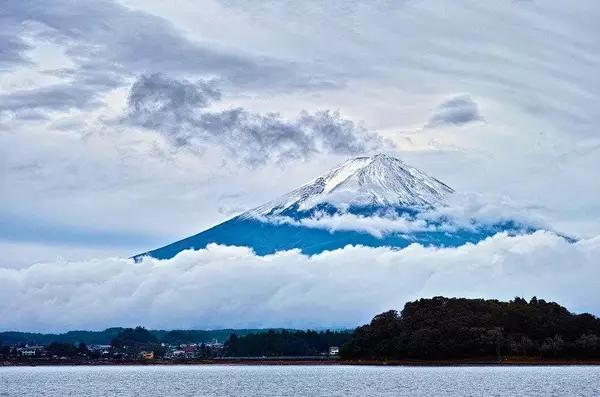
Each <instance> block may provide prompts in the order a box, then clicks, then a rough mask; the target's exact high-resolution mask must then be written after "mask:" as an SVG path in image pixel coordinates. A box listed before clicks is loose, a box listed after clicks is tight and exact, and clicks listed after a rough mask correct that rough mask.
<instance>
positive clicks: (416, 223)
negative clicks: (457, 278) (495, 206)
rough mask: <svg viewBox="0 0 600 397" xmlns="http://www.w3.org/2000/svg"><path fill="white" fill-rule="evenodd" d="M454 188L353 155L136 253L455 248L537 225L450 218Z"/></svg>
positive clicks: (390, 162)
mask: <svg viewBox="0 0 600 397" xmlns="http://www.w3.org/2000/svg"><path fill="white" fill-rule="evenodd" d="M455 194H456V193H455V192H454V190H453V189H452V188H451V187H449V186H448V185H446V184H444V183H443V182H441V181H439V180H437V179H435V178H433V177H431V176H429V175H427V174H425V173H424V172H422V171H420V170H418V169H416V168H414V167H411V166H409V165H407V164H405V163H404V162H402V161H401V160H399V159H397V158H395V157H392V156H389V155H385V154H377V155H374V156H370V157H357V158H354V159H351V160H348V161H346V162H344V163H343V164H341V165H339V166H337V167H335V168H334V169H332V170H331V171H329V172H328V173H327V174H325V175H323V176H320V177H318V178H316V179H314V180H312V181H311V182H309V183H307V184H305V185H303V186H301V187H299V188H298V189H295V190H293V191H291V192H290V193H288V194H286V195H284V196H282V197H280V198H278V199H276V200H274V201H271V202H268V203H266V204H263V205H261V206H259V207H257V208H254V209H251V210H249V211H247V212H244V213H242V214H240V215H238V216H236V217H234V218H232V219H229V220H227V221H225V222H223V223H221V224H218V225H216V226H214V227H212V228H210V229H207V230H205V231H203V232H200V233H198V234H196V235H193V236H191V237H188V238H185V239H183V240H179V241H176V242H174V243H171V244H169V245H166V246H164V247H161V248H158V249H155V250H152V251H148V252H145V253H142V254H139V255H136V256H134V259H135V260H141V259H142V258H143V257H144V256H151V257H153V258H157V259H168V258H172V257H174V256H175V255H177V254H178V253H179V252H181V251H183V250H188V249H201V248H205V247H206V246H207V245H208V244H211V243H217V244H222V245H235V246H246V247H250V248H252V249H253V250H254V252H255V253H256V254H258V255H268V254H272V253H275V252H277V251H282V250H289V249H299V250H301V251H302V252H303V253H305V254H308V255H312V254H318V253H321V252H323V251H327V250H334V249H338V248H343V247H345V246H346V245H364V246H371V247H379V246H387V247H395V248H404V247H407V246H408V245H410V244H412V243H420V244H423V245H431V246H438V247H442V246H445V247H456V246H460V245H463V244H465V243H469V242H470V243H475V242H478V241H480V240H482V239H485V238H486V237H489V236H492V235H494V234H496V233H498V232H507V233H511V234H519V233H530V232H533V231H535V230H536V228H535V227H532V226H528V225H525V224H523V223H521V222H517V221H514V220H510V219H509V218H508V220H507V218H503V219H499V220H494V221H490V220H489V219H487V221H485V222H484V221H482V220H478V219H476V218H468V219H467V220H465V219H460V220H457V219H454V218H453V216H452V211H450V210H449V209H450V208H451V204H450V202H451V200H450V199H451V198H452V197H453V196H454V195H455Z"/></svg>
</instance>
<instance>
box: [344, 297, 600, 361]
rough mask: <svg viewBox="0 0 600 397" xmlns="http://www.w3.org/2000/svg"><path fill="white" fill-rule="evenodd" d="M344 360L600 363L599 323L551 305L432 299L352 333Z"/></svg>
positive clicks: (411, 304) (381, 317)
mask: <svg viewBox="0 0 600 397" xmlns="http://www.w3.org/2000/svg"><path fill="white" fill-rule="evenodd" d="M341 355H342V357H343V358H346V359H459V358H491V357H493V358H503V357H516V356H525V357H541V358H600V319H598V318H597V317H595V316H593V315H591V314H572V313H570V312H569V311H568V310H567V309H565V308H564V307H562V306H560V305H559V304H557V303H554V302H546V301H544V300H542V299H537V298H535V297H534V298H532V299H531V300H530V301H529V302H527V301H526V300H524V299H522V298H515V299H514V300H512V301H510V302H500V301H497V300H483V299H459V298H444V297H435V298H432V299H420V300H418V301H415V302H409V303H407V304H406V305H405V306H404V310H402V312H401V314H398V312H397V311H395V310H391V311H388V312H385V313H382V314H379V315H377V316H375V318H373V320H372V321H371V323H370V324H367V325H364V326H362V327H359V328H357V329H356V330H355V331H354V332H353V333H352V336H351V338H350V340H349V341H348V343H346V344H345V345H344V346H343V347H342V349H341Z"/></svg>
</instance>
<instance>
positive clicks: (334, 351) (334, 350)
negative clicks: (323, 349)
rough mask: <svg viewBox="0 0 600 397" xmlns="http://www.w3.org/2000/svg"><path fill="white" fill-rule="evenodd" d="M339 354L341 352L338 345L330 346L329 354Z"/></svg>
mask: <svg viewBox="0 0 600 397" xmlns="http://www.w3.org/2000/svg"><path fill="white" fill-rule="evenodd" d="M338 354H340V348H339V347H338V346H330V347H329V355H330V356H337V355H338Z"/></svg>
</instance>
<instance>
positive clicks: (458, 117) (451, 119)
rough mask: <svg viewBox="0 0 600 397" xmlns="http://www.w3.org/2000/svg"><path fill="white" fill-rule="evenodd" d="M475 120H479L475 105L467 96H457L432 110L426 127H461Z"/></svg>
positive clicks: (477, 109)
mask: <svg viewBox="0 0 600 397" xmlns="http://www.w3.org/2000/svg"><path fill="white" fill-rule="evenodd" d="M477 120H481V115H480V114H479V108H478V106H477V103H476V102H475V101H474V100H473V98H471V97H470V96H468V95H457V96H454V97H452V98H450V99H448V100H446V101H444V102H442V103H441V104H439V105H438V106H437V107H436V108H435V109H434V111H433V112H432V114H431V117H430V119H429V122H428V126H429V127H438V126H443V125H462V124H466V123H470V122H472V121H477Z"/></svg>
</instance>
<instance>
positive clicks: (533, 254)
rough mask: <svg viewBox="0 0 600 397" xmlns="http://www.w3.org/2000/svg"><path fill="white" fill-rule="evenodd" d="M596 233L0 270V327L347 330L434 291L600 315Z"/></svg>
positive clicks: (218, 252) (234, 250)
mask: <svg viewBox="0 0 600 397" xmlns="http://www.w3.org/2000/svg"><path fill="white" fill-rule="evenodd" d="M598 258H600V237H596V238H593V239H588V240H581V241H579V242H577V243H569V242H567V241H566V240H565V239H563V238H561V237H559V236H556V235H555V234H552V233H549V232H537V233H534V234H531V235H524V236H517V237H509V236H507V235H504V234H498V235H496V236H494V237H492V238H489V239H487V240H485V241H482V242H480V243H478V244H476V245H472V244H467V245H464V246H462V247H458V248H431V247H423V246H420V245H416V244H415V245H412V246H410V247H408V248H405V249H402V250H392V249H389V248H366V247H350V246H349V247H346V248H344V249H340V250H336V251H332V252H325V253H322V254H320V255H315V256H311V257H309V256H305V255H302V254H300V253H299V252H297V251H288V252H280V253H277V254H275V255H270V256H264V257H260V256H256V255H255V254H254V253H253V252H252V251H250V250H249V249H247V248H240V247H225V246H217V245H211V246H209V247H208V248H207V249H204V250H199V251H184V252H182V253H180V254H179V255H177V256H176V257H175V258H173V259H171V260H165V261H158V260H153V259H148V260H145V261H144V262H142V263H134V262H133V261H131V260H128V259H119V258H109V259H95V260H89V261H84V262H81V261H80V262H68V261H59V262H52V263H39V264H34V265H31V266H29V267H25V268H21V269H12V268H0V328H1V329H4V330H8V329H13V330H31V331H63V330H68V329H102V328H104V327H108V326H134V325H140V324H141V325H145V326H147V327H152V328H168V329H172V328H200V329H202V328H221V327H236V328H237V327H297V328H307V327H353V326H356V325H359V324H361V323H364V322H367V321H368V320H370V318H371V317H372V316H373V315H374V314H377V313H379V312H381V311H384V310H387V309H390V308H401V307H402V306H403V304H404V303H405V302H406V301H407V300H413V299H416V298H419V297H430V296H435V295H445V296H463V297H484V298H498V299H509V298H512V297H514V296H517V295H518V296H525V297H530V296H533V295H537V296H538V297H543V298H544V299H550V300H556V301H558V302H560V303H561V304H564V305H566V306H567V307H568V308H569V309H570V310H573V311H577V312H582V311H589V312H591V313H595V314H598V313H600V298H599V297H598V291H599V290H600V267H599V264H598Z"/></svg>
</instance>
